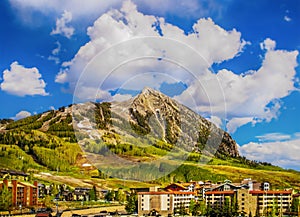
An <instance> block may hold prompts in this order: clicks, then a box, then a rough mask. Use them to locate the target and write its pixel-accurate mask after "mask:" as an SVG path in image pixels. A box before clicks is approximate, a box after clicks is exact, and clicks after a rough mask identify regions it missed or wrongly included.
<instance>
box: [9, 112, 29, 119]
mask: <svg viewBox="0 0 300 217" xmlns="http://www.w3.org/2000/svg"><path fill="white" fill-rule="evenodd" d="M29 116H31V113H30V112H28V111H20V112H19V113H18V114H16V116H15V117H13V118H12V119H14V120H20V119H23V118H26V117H29Z"/></svg>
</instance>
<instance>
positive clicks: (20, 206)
mask: <svg viewBox="0 0 300 217" xmlns="http://www.w3.org/2000/svg"><path fill="white" fill-rule="evenodd" d="M19 208H20V212H21V215H22V203H21V204H20V205H19Z"/></svg>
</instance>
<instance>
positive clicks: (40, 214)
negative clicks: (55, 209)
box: [35, 213, 52, 217]
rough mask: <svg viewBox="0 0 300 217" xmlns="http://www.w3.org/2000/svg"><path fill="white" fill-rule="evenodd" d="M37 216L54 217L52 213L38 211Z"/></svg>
mask: <svg viewBox="0 0 300 217" xmlns="http://www.w3.org/2000/svg"><path fill="white" fill-rule="evenodd" d="M35 217H52V215H51V213H38V214H36V215H35Z"/></svg>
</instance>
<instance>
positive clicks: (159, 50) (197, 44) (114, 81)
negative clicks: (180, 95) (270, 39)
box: [56, 1, 245, 94]
mask: <svg viewBox="0 0 300 217" xmlns="http://www.w3.org/2000/svg"><path fill="white" fill-rule="evenodd" d="M87 34H88V36H89V37H90V41H89V42H88V43H86V44H85V45H84V46H82V47H81V48H80V49H79V51H78V52H77V54H76V56H75V57H74V58H73V59H72V60H71V61H69V62H67V63H64V64H63V65H64V66H67V67H65V68H62V69H61V71H60V73H59V74H58V75H57V77H56V82H58V83H69V84H70V87H71V88H75V86H76V85H77V88H78V87H80V86H81V87H80V88H81V89H82V91H84V90H86V85H89V86H93V87H94V88H96V87H98V86H99V83H95V82H97V81H99V80H100V79H101V78H103V77H106V75H105V73H106V72H107V71H109V69H108V68H103V67H101V66H100V62H101V58H100V57H99V59H100V60H99V61H98V63H97V64H94V65H92V64H91V63H90V62H91V61H92V60H94V59H93V58H97V57H95V56H96V55H97V54H99V55H101V52H106V53H105V54H103V55H105V58H106V57H107V56H108V55H110V54H115V53H113V51H114V47H116V46H118V45H119V47H118V50H116V51H115V52H116V55H113V60H114V62H112V65H113V64H114V65H113V67H114V66H117V65H118V64H117V63H118V62H119V63H122V61H125V62H126V60H130V59H132V60H134V59H138V58H140V57H143V56H147V57H149V58H146V57H145V58H144V59H139V60H136V61H135V62H134V63H131V62H126V64H123V65H122V67H123V68H122V69H117V70H119V73H116V71H114V72H113V73H111V74H110V78H111V79H110V81H111V82H106V84H107V87H106V90H107V91H108V90H110V89H115V88H118V87H119V86H121V85H123V83H124V82H126V81H127V80H128V79H129V78H131V77H132V76H134V77H136V75H137V74H138V73H140V72H141V71H143V72H146V73H148V72H159V73H165V72H166V73H167V74H168V75H169V77H168V76H166V77H165V78H164V79H163V80H159V79H158V78H162V76H160V77H159V76H156V79H154V77H151V75H149V74H147V75H144V76H147V78H149V79H151V82H152V83H153V84H154V83H156V84H157V85H158V87H159V85H160V84H161V83H163V82H164V81H165V82H167V83H169V82H170V79H173V80H174V82H175V80H176V79H178V77H179V78H181V79H182V78H183V77H184V76H183V74H185V75H186V76H185V77H189V78H187V79H186V80H187V81H185V82H187V83H191V82H192V81H193V80H194V77H195V76H193V75H188V74H189V72H188V70H193V71H202V69H203V71H205V70H206V69H207V68H208V67H210V66H211V65H212V64H213V63H214V62H222V61H224V60H228V59H231V58H233V57H235V56H236V55H238V53H240V52H241V50H242V48H243V46H244V45H245V44H244V41H242V40H241V34H240V33H239V32H237V31H236V30H235V29H233V30H231V31H226V30H224V29H222V28H221V27H219V26H218V25H216V24H215V23H214V22H213V21H212V19H210V18H208V19H200V20H199V21H198V22H197V23H196V24H195V25H194V26H193V32H191V33H189V34H188V35H186V34H185V33H184V31H183V30H181V29H180V28H178V27H177V26H174V25H172V24H169V23H167V22H166V21H165V20H164V18H159V17H155V16H150V15H144V14H142V13H140V12H139V11H137V7H136V5H135V4H133V3H132V2H131V1H125V2H124V4H123V6H122V8H121V9H120V10H110V11H109V12H107V13H105V14H103V15H102V16H101V17H99V18H98V19H97V20H96V21H95V22H94V25H93V26H91V27H89V28H88V31H87ZM161 35H163V37H161ZM143 37H148V39H149V37H153V41H149V40H146V39H145V40H143ZM133 39H136V40H135V41H134V42H133V41H132V40H133ZM158 39H161V41H158ZM122 42H123V43H124V46H122V44H121V45H120V43H122ZM125 42H126V43H127V44H126V43H125ZM131 45H132V46H131ZM224 45H225V46H224ZM180 49H181V50H180ZM188 49H189V52H191V51H192V52H194V53H193V54H194V55H196V58H191V56H188V55H187V53H186V52H188ZM178 51H180V52H178ZM185 51H186V52H185ZM151 56H152V57H155V56H156V57H163V60H162V61H158V60H157V59H156V60H155V59H151V58H150V57H151ZM102 59H103V58H102ZM165 59H171V60H173V62H172V63H171V62H168V63H167V62H166V61H165V62H164V60H165ZM106 61H110V59H108V60H106ZM94 62H96V61H94ZM125 62H124V63H125ZM180 62H181V63H182V62H188V65H189V69H188V70H184V69H182V68H181V69H180V67H181V66H180V64H178V63H180ZM87 64H89V66H90V68H92V67H94V69H95V70H97V69H98V70H97V72H95V73H90V75H89V76H87V75H86V76H85V77H86V78H85V79H86V80H85V82H82V85H81V84H78V83H77V80H78V78H79V77H80V75H81V74H82V73H83V70H84V68H85V67H86V66H87ZM112 65H110V66H107V67H112ZM124 67H125V68H124ZM99 69H101V70H99ZM183 71H185V72H183ZM143 80H144V81H145V82H146V83H145V84H144V85H146V84H147V82H148V81H149V80H147V79H140V80H139V82H135V83H134V85H136V86H139V87H140V86H142V84H143V83H142V82H143ZM179 80H180V79H179ZM176 82H177V81H176ZM83 83H84V84H83ZM148 86H149V85H148ZM132 88H137V87H133V86H132ZM78 92H81V91H78ZM81 94H82V92H81Z"/></svg>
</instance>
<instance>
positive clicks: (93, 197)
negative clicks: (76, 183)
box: [89, 185, 98, 201]
mask: <svg viewBox="0 0 300 217" xmlns="http://www.w3.org/2000/svg"><path fill="white" fill-rule="evenodd" d="M89 198H90V200H94V201H97V200H98V198H97V189H96V186H95V185H94V186H93V188H92V189H91V190H90V192H89Z"/></svg>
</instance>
